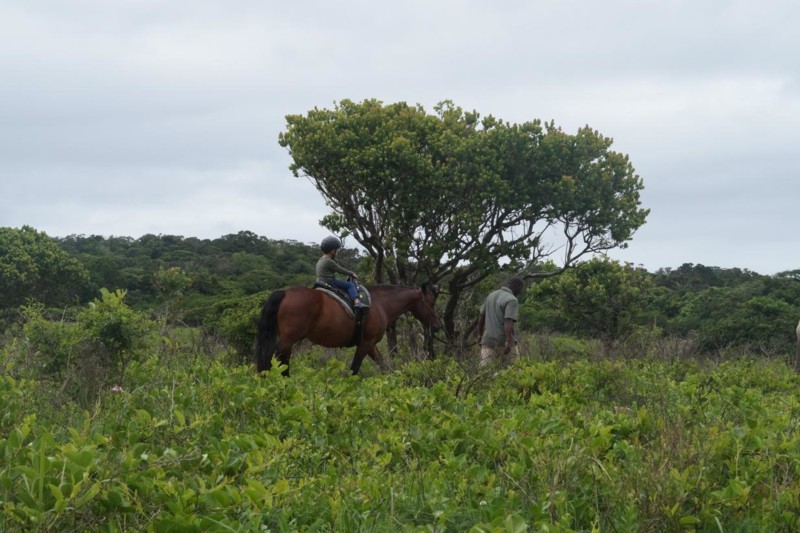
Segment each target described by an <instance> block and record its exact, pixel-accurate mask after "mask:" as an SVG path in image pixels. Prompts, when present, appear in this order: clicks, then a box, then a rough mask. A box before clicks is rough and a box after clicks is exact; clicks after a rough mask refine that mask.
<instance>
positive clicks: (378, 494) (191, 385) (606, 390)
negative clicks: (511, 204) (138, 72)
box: [0, 352, 800, 532]
mask: <svg viewBox="0 0 800 533" xmlns="http://www.w3.org/2000/svg"><path fill="white" fill-rule="evenodd" d="M317 355H318V354H317V353H316V352H314V353H312V354H311V356H310V357H300V358H299V359H298V364H297V366H296V368H295V373H294V375H293V377H292V379H288V380H287V379H285V378H282V377H281V376H280V374H279V373H275V374H267V375H265V376H263V377H261V376H259V377H257V376H254V375H253V373H252V369H249V368H246V367H233V368H232V367H228V366H225V365H222V364H220V363H218V362H213V361H209V360H202V358H201V360H200V361H196V362H193V360H191V359H190V360H187V361H185V362H184V364H176V365H174V366H173V367H171V368H170V369H169V370H166V369H165V367H164V366H162V365H161V364H160V363H159V361H158V360H157V359H156V358H155V357H151V358H148V359H146V360H144V361H141V362H134V363H132V365H131V367H130V368H129V372H128V374H127V376H126V380H125V381H124V382H123V383H122V387H121V388H122V391H118V392H114V393H112V392H108V393H106V394H104V395H102V396H101V397H100V398H99V399H98V401H97V402H96V404H95V405H94V406H93V408H92V410H91V411H90V412H86V411H80V410H75V411H71V410H68V409H65V410H61V411H54V410H53V407H52V405H51V406H50V407H46V405H47V404H40V403H37V399H38V397H39V395H40V394H41V390H42V389H41V388H37V387H34V386H32V384H30V383H28V382H25V381H24V380H11V379H0V403H2V405H3V406H4V408H5V413H6V414H3V418H2V419H0V420H2V426H0V427H1V428H2V431H3V432H2V433H0V527H2V528H3V530H4V531H27V530H31V529H37V528H38V529H41V530H74V529H86V530H92V529H93V528H96V526H97V524H110V525H113V526H109V527H117V528H122V527H123V525H124V527H125V528H128V529H132V530H153V531H169V530H174V529H181V530H190V531H194V530H197V531H205V530H215V531H227V530H233V531H241V530H248V531H250V530H260V529H265V528H266V529H271V530H315V529H317V530H337V531H357V530H362V529H368V528H373V529H375V530H392V531H394V530H400V531H431V530H432V531H475V532H478V531H493V532H494V531H498V532H505V531H538V530H552V531H570V530H572V531H575V530H581V531H584V530H597V531H606V530H618V531H635V530H639V529H648V528H652V529H655V530H659V531H676V530H681V529H710V530H718V529H724V530H728V529H735V526H736V525H737V524H743V523H747V524H750V526H751V527H752V529H754V530H793V529H795V528H796V527H797V526H798V525H800V524H798V520H797V512H796V511H797V501H798V498H799V497H800V490H798V487H797V483H796V470H797V469H796V464H797V462H798V450H800V434H798V432H797V431H795V430H796V428H797V427H798V416H800V402H798V397H800V395H798V389H797V388H798V383H797V380H796V377H794V376H793V375H792V374H791V373H789V372H786V367H785V365H780V364H778V363H775V362H752V361H751V362H746V363H724V364H720V365H717V366H711V365H708V364H704V365H699V364H693V365H689V364H686V365H683V366H681V367H677V366H675V365H668V364H665V363H656V362H647V361H621V360H616V361H603V360H601V361H594V362H589V361H588V359H589V357H588V356H587V357H582V358H580V360H577V361H574V362H565V361H557V362H549V363H542V362H536V361H533V360H531V359H527V358H523V359H521V360H519V361H518V362H516V363H515V364H514V365H512V366H510V367H507V368H504V369H496V373H495V374H494V375H489V374H487V375H486V376H484V378H483V379H484V381H483V383H481V384H480V386H475V387H473V388H471V389H470V391H469V392H468V393H463V390H462V393H461V394H458V395H457V394H456V391H457V390H458V387H459V385H460V384H462V383H463V381H464V379H465V378H466V377H467V376H465V375H464V372H465V369H464V368H463V367H462V366H459V365H458V364H456V363H455V362H454V361H451V360H437V361H434V362H430V363H427V362H426V363H421V362H418V363H414V364H411V365H408V367H407V368H406V367H403V368H400V369H398V370H396V371H395V372H393V373H390V374H386V375H380V376H374V377H371V378H369V379H360V378H349V379H348V378H343V374H344V373H345V368H344V366H343V365H342V363H341V361H338V360H335V359H333V360H331V361H330V363H329V364H328V365H327V366H325V367H323V368H317V367H315V366H314V365H313V364H312V361H314V358H315V357H316V356H317ZM4 378H5V377H4ZM34 405H36V406H37V408H36V410H37V414H36V416H33V415H30V414H27V413H26V411H27V412H29V411H31V410H32V408H31V407H30V406H34Z"/></svg>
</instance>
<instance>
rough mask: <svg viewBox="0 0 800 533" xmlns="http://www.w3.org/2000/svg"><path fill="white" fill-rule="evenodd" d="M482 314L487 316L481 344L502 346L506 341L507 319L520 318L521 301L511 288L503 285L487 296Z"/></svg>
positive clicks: (515, 319) (514, 319)
mask: <svg viewBox="0 0 800 533" xmlns="http://www.w3.org/2000/svg"><path fill="white" fill-rule="evenodd" d="M481 314H482V315H484V317H485V318H484V327H483V337H481V346H487V345H488V346H500V345H502V344H505V342H506V333H505V329H504V327H503V323H504V322H505V320H506V319H507V318H510V319H511V320H513V321H514V322H516V321H517V320H518V319H519V301H518V300H517V297H516V296H514V293H513V292H511V289H509V288H508V287H501V288H499V289H497V290H496V291H494V292H492V293H490V294H489V296H487V297H486V300H485V301H484V302H483V307H481Z"/></svg>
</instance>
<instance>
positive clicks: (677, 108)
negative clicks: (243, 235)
mask: <svg viewBox="0 0 800 533" xmlns="http://www.w3.org/2000/svg"><path fill="white" fill-rule="evenodd" d="M799 21H800V2H798V1H797V0H741V1H721V0H703V1H696V0H686V1H680V0H650V1H648V0H627V1H625V0H602V1H597V0H572V1H570V0H547V1H542V0H516V1H510V0H495V1H493V2H487V1H477V0H476V1H454V0H453V1H442V0H436V1H432V0H419V1H400V0H397V1H394V2H380V1H375V0H370V1H366V0H365V1H353V0H346V1H340V2H330V1H321V0H317V1H306V0H294V1H293V2H286V1H281V2H272V1H264V0H259V1H256V0H252V1H236V0H228V1H224V2H223V1H218V2H217V1H208V0H192V1H186V0H170V1H151V0H114V1H111V2H109V1H101V0H96V1H89V0H82V1H80V0H75V1H67V0H60V1H57V0H26V1H22V0H20V1H13V0H0V226H7V227H8V226H10V227H21V226H22V225H29V226H32V227H34V228H36V229H37V230H40V231H44V232H46V233H47V234H48V235H51V236H54V237H62V236H66V235H70V234H84V235H92V234H97V235H105V236H109V235H115V236H129V237H134V238H138V237H140V236H142V235H144V234H147V233H154V234H167V235H183V236H184V237H199V238H216V237H220V236H222V235H226V234H229V233H236V232H238V231H241V230H247V231H252V232H254V233H256V234H258V235H263V236H266V237H269V238H271V239H292V240H296V241H301V242H319V241H320V240H321V239H322V237H324V236H325V235H326V234H327V231H326V230H325V229H324V228H322V227H320V226H319V224H318V221H319V220H320V219H321V218H322V217H323V216H324V215H325V214H326V213H327V212H328V209H327V208H326V207H325V205H324V202H323V201H322V199H321V197H320V196H319V194H318V193H317V191H316V189H314V187H313V186H312V185H311V184H310V183H309V182H307V181H306V180H304V179H302V178H294V177H293V176H292V175H291V172H290V171H289V170H288V166H289V164H290V159H289V156H288V154H287V152H286V150H285V149H283V148H281V147H280V146H278V142H277V139H278V134H279V133H280V132H281V131H282V130H283V129H284V127H285V116H286V115H288V114H304V113H306V112H307V111H308V110H310V109H312V108H313V107H327V108H332V107H333V106H334V103H335V102H338V101H340V100H342V99H351V100H355V101H361V100H363V99H367V98H376V99H379V100H381V101H383V102H384V103H387V104H388V103H393V102H397V101H405V102H408V103H410V104H421V105H423V106H424V107H425V108H426V109H427V110H428V111H429V112H433V106H434V105H435V104H436V103H437V102H439V101H441V100H445V99H450V100H453V101H454V102H455V104H456V105H459V106H461V107H462V108H464V109H465V110H475V111H478V112H479V113H481V114H482V115H489V114H491V115H493V116H495V117H498V118H501V119H503V120H506V121H509V122H517V123H518V122H525V121H528V120H533V119H537V118H538V119H542V120H546V121H549V120H553V121H555V123H556V125H558V126H561V127H562V129H564V130H565V131H567V132H569V133H574V132H575V131H576V130H577V129H578V128H579V127H581V126H584V125H587V124H588V125H589V126H591V127H592V128H594V129H596V130H599V131H600V133H602V134H603V135H605V136H608V137H612V138H613V139H614V145H613V147H612V149H614V150H616V151H619V152H623V153H626V154H628V155H629V156H630V158H631V162H632V163H633V165H634V167H635V168H636V171H637V173H638V174H639V175H640V176H641V177H642V179H643V182H644V187H645V189H644V191H643V194H642V206H643V207H646V208H649V209H650V210H651V213H650V216H649V218H648V221H647V223H646V224H645V225H644V226H643V227H642V228H641V229H640V230H639V231H638V232H637V233H636V234H635V235H634V237H633V240H632V241H631V243H630V246H629V248H628V249H627V250H624V251H622V252H615V253H612V254H611V255H612V257H614V258H617V259H621V260H626V261H631V262H634V263H636V264H638V265H642V266H644V267H645V268H647V269H648V270H650V271H655V270H656V269H658V268H661V267H673V268H674V267H678V266H680V265H681V264H683V263H695V264H704V265H707V266H719V267H724V268H731V267H739V268H747V269H750V270H753V271H755V272H758V273H761V274H774V273H777V272H781V271H785V270H794V269H800V239H798V230H800V83H798V78H799V77H800V60H798V50H800V31H798V29H797V25H798V22H799Z"/></svg>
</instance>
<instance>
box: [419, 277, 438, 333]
mask: <svg viewBox="0 0 800 533" xmlns="http://www.w3.org/2000/svg"><path fill="white" fill-rule="evenodd" d="M420 292H421V293H422V296H421V297H420V298H419V299H418V300H417V302H416V304H415V305H414V307H412V308H411V314H412V315H414V318H416V319H417V320H419V321H420V322H421V323H422V325H423V326H425V327H428V328H431V329H432V330H434V331H436V330H438V329H439V328H441V327H442V323H441V322H440V321H439V315H437V314H436V298H437V297H438V296H439V290H438V288H437V287H436V286H435V285H431V284H428V283H423V284H422V286H421V287H420Z"/></svg>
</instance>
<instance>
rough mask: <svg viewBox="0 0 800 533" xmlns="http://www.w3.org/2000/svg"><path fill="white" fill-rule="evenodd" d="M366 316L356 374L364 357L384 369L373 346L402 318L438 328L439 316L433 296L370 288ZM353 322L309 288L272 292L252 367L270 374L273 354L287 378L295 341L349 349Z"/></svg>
mask: <svg viewBox="0 0 800 533" xmlns="http://www.w3.org/2000/svg"><path fill="white" fill-rule="evenodd" d="M367 290H368V291H369V294H370V298H371V305H370V308H369V311H368V312H367V313H366V314H365V315H364V321H363V323H362V333H361V337H360V339H358V341H357V344H356V345H355V346H356V353H355V355H354V356H353V364H352V365H351V367H350V369H351V370H352V371H353V374H358V370H359V368H361V362H362V361H363V360H364V356H365V355H369V356H370V357H371V358H372V360H373V361H375V363H376V364H377V365H378V366H380V367H381V368H382V369H384V368H386V365H385V363H384V361H383V357H382V356H381V354H380V353H379V352H378V348H377V346H376V345H377V344H378V342H379V341H380V340H381V339H382V338H383V335H384V333H385V332H386V328H388V327H389V325H390V324H391V323H392V322H394V321H395V320H397V318H398V317H399V316H400V315H402V314H403V313H411V314H412V315H413V316H414V317H415V318H416V319H417V320H419V321H420V322H421V323H422V325H423V326H425V327H427V328H431V329H438V328H439V326H440V323H439V317H438V316H437V314H436V311H435V310H434V304H435V303H436V296H437V293H436V291H435V290H434V289H433V288H432V287H430V286H429V285H427V284H425V285H422V287H408V286H401V285H369V286H367ZM354 331H355V319H354V318H352V317H351V316H350V315H349V314H348V313H347V312H346V311H345V310H344V309H343V308H342V306H341V304H340V303H339V302H338V301H336V299H334V298H333V297H332V296H330V295H328V294H326V293H325V292H323V291H319V290H316V289H311V288H308V287H292V288H289V289H285V290H277V291H275V292H273V293H272V294H271V295H270V296H269V298H267V300H266V302H264V307H263V308H262V309H261V318H260V319H259V321H258V334H257V336H256V367H257V369H258V371H259V372H261V371H263V370H269V368H270V367H271V366H272V356H273V354H274V355H275V356H276V357H277V359H278V360H279V361H280V362H281V363H282V364H284V365H286V370H284V372H283V373H284V374H285V375H288V374H289V359H290V357H291V355H292V347H293V346H294V345H295V343H296V342H297V341H300V340H302V339H309V340H310V341H311V342H313V343H314V344H319V345H321V346H326V347H328V348H340V347H343V346H353V336H354Z"/></svg>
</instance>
